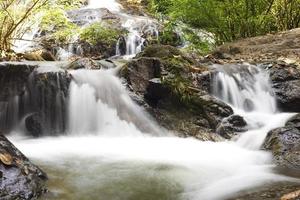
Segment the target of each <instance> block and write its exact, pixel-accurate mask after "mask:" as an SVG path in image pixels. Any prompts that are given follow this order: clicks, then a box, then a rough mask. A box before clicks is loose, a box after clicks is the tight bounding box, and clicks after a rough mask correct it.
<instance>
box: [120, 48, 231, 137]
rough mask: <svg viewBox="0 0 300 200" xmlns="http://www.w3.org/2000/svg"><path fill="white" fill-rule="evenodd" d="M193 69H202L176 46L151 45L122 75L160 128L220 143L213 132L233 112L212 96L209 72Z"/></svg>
mask: <svg viewBox="0 0 300 200" xmlns="http://www.w3.org/2000/svg"><path fill="white" fill-rule="evenodd" d="M194 69H200V68H198V66H197V64H196V62H195V61H193V60H191V58H188V57H187V56H186V55H185V54H183V53H182V52H180V51H179V50H178V49H176V48H175V47H172V46H166V45H152V46H148V47H146V48H145V50H144V51H143V52H141V53H140V54H138V55H137V59H135V60H132V61H130V62H129V63H128V64H127V65H126V66H125V67H124V68H123V69H122V70H121V76H122V77H124V78H125V79H126V81H127V83H128V87H129V88H130V90H131V91H132V92H133V93H135V94H136V95H139V96H140V97H141V98H135V99H139V104H140V105H144V106H145V107H146V109H147V110H148V111H149V112H150V113H151V114H152V115H153V116H154V117H155V118H156V119H157V121H158V123H159V124H160V125H161V126H163V127H165V128H167V129H169V130H173V131H175V132H178V133H179V132H180V133H182V134H183V135H181V136H193V137H196V138H198V139H200V140H213V141H220V140H222V139H221V136H220V135H218V134H215V133H213V132H215V130H216V127H217V125H218V124H219V123H220V122H221V121H222V119H223V118H225V117H228V116H230V115H232V114H233V110H232V109H231V107H230V106H228V105H227V104H225V103H223V102H222V101H220V100H218V99H217V98H215V97H213V96H211V95H209V90H210V81H211V77H210V72H209V71H206V70H207V69H206V68H205V69H204V68H202V69H201V70H194ZM141 99H144V102H143V103H142V101H141Z"/></svg>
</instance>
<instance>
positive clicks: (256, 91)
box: [213, 64, 276, 113]
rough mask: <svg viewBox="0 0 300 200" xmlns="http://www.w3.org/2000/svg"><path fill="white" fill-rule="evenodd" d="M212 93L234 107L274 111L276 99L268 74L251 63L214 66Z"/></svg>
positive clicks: (247, 109)
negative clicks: (216, 70)
mask: <svg viewBox="0 0 300 200" xmlns="http://www.w3.org/2000/svg"><path fill="white" fill-rule="evenodd" d="M216 67H217V69H219V70H220V71H219V72H217V74H216V75H215V80H214V81H215V83H214V87H213V93H214V95H215V96H217V97H219V98H220V99H222V100H223V101H224V102H226V103H228V104H231V105H232V106H233V107H234V108H236V109H240V110H244V111H246V112H247V111H259V112H266V113H276V100H275V97H274V93H273V91H272V88H271V86H270V85H271V84H270V82H269V76H268V74H267V73H266V72H265V71H263V70H261V69H260V68H258V67H256V66H253V65H247V64H244V65H225V66H216Z"/></svg>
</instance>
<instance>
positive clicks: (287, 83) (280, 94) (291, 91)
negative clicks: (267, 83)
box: [269, 63, 300, 112]
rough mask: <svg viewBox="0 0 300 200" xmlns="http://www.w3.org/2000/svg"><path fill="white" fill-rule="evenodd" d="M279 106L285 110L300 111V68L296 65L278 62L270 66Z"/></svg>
mask: <svg viewBox="0 0 300 200" xmlns="http://www.w3.org/2000/svg"><path fill="white" fill-rule="evenodd" d="M269 72H270V78H271V80H272V83H273V88H274V90H275V93H276V98H277V102H278V106H279V108H280V109H281V110H282V111H285V112H300V70H299V69H298V67H297V66H296V65H288V64H285V63H276V64H274V65H272V66H271V67H270V68H269Z"/></svg>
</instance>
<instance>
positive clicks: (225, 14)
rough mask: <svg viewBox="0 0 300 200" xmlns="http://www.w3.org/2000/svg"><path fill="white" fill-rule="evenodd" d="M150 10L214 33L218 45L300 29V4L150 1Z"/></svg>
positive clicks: (281, 0) (280, 0)
mask: <svg viewBox="0 0 300 200" xmlns="http://www.w3.org/2000/svg"><path fill="white" fill-rule="evenodd" d="M149 8H150V11H151V12H152V13H154V14H156V15H163V16H164V17H167V18H168V20H171V21H182V22H186V23H187V24H188V25H190V26H191V27H193V28H200V29H204V30H206V31H208V32H211V33H213V34H214V35H215V39H216V42H217V43H222V42H224V41H232V40H236V39H239V38H245V37H252V36H257V35H262V34H266V33H270V32H277V31H282V30H288V29H292V28H296V27H299V25H300V0H251V1H248V0H223V1H220V0H184V1H182V0H150V4H149Z"/></svg>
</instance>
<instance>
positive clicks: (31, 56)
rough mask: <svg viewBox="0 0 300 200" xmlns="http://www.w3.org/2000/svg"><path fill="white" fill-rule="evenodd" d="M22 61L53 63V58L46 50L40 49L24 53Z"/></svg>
mask: <svg viewBox="0 0 300 200" xmlns="http://www.w3.org/2000/svg"><path fill="white" fill-rule="evenodd" d="M23 57H24V59H26V60H29V61H55V60H56V59H55V56H54V55H53V54H52V53H51V52H50V51H47V50H44V49H40V50H35V51H31V52H25V53H24V55H23Z"/></svg>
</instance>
